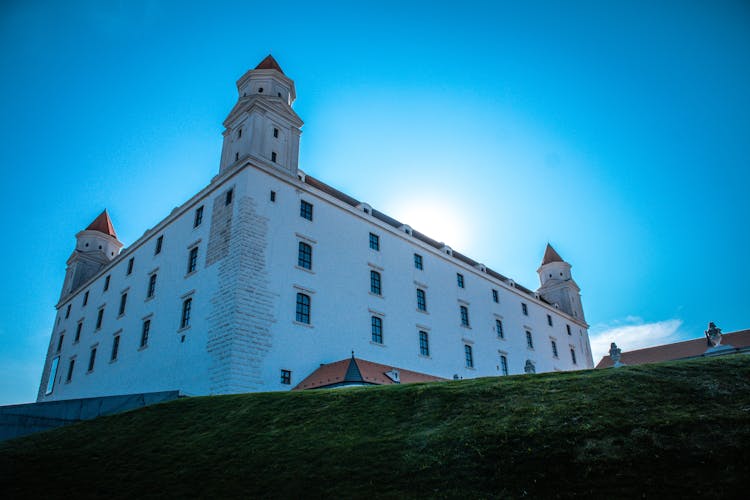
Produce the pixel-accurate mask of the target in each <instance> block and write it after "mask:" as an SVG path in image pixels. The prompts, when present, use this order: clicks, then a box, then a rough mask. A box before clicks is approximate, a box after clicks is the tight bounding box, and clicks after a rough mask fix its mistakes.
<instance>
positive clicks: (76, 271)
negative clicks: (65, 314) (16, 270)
mask: <svg viewBox="0 0 750 500" xmlns="http://www.w3.org/2000/svg"><path fill="white" fill-rule="evenodd" d="M121 248H122V243H120V241H119V240H118V239H117V234H116V233H115V229H114V227H113V226H112V220H111V219H110V218H109V214H108V213H107V211H106V210H104V211H103V212H102V213H101V214H99V216H98V217H97V218H96V219H94V221H93V222H92V223H91V224H89V225H88V227H87V228H86V229H84V230H83V231H81V232H79V233H78V234H76V248H75V250H74V251H73V253H72V254H71V256H70V258H68V268H67V270H66V271H65V282H64V283H63V289H62V293H61V294H60V300H63V299H65V298H66V297H68V296H69V295H70V294H72V293H74V292H75V291H76V290H78V288H80V286H81V285H82V284H83V283H85V282H86V281H88V280H89V279H90V278H91V277H92V276H94V275H95V274H96V273H98V272H99V271H100V270H101V269H102V267H104V266H105V265H106V264H107V263H109V261H111V260H112V259H114V258H115V257H117V255H118V254H119V253H120V249H121Z"/></svg>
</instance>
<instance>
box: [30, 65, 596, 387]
mask: <svg viewBox="0 0 750 500" xmlns="http://www.w3.org/2000/svg"><path fill="white" fill-rule="evenodd" d="M275 64H276V63H275V61H273V60H272V59H271V62H269V61H268V58H267V59H266V60H264V62H262V63H261V65H259V67H258V68H257V69H255V70H252V71H250V72H248V73H247V74H246V75H244V76H243V77H242V79H240V81H239V82H238V90H239V91H240V94H239V100H238V104H237V105H236V106H235V107H234V109H233V110H232V112H231V113H230V116H229V118H227V120H226V121H225V126H226V128H227V129H226V131H225V133H224V150H223V153H222V159H221V165H220V173H219V175H218V176H217V177H215V178H214V179H212V181H211V183H210V184H209V185H208V186H206V187H205V188H204V189H203V190H202V191H201V192H199V193H198V194H196V195H195V196H194V197H193V198H191V199H190V200H188V201H187V202H186V203H185V204H183V205H182V206H181V207H179V208H178V209H176V210H175V211H173V212H172V213H171V214H170V215H169V216H168V217H166V218H165V219H164V220H163V221H162V222H161V223H159V224H158V225H157V226H155V227H154V228H152V229H150V230H149V231H147V232H146V233H145V234H144V235H143V236H142V237H141V238H140V239H139V240H138V241H136V242H134V243H133V244H132V245H130V246H129V247H127V248H125V249H124V250H123V251H122V252H121V253H119V255H114V256H111V257H113V258H112V260H111V261H110V262H108V263H106V264H103V265H102V268H101V270H99V271H98V272H97V273H95V274H94V275H93V276H91V277H90V278H89V279H88V280H87V281H85V282H83V283H80V284H79V286H78V288H75V289H73V290H72V291H70V290H69V289H64V290H63V297H62V298H61V301H60V302H59V304H58V305H57V309H58V314H57V319H56V321H55V325H54V329H53V332H52V337H51V341H50V347H49V351H48V355H47V360H46V364H45V369H44V372H43V375H42V380H41V384H40V389H39V397H38V400H39V401H47V400H54V399H70V398H79V397H90V396H102V395H113V394H128V393H136V392H150V391H163V390H175V389H176V390H180V391H182V392H183V393H185V394H190V395H199V394H222V393H236V392H250V391H272V390H286V389H290V388H291V387H293V386H294V385H296V384H297V383H298V382H299V381H300V380H302V379H303V378H305V377H306V376H307V375H309V374H310V373H311V372H313V371H314V370H315V369H316V368H318V367H319V366H320V364H322V363H330V362H334V361H338V360H341V359H344V358H347V357H348V356H350V355H351V353H352V351H354V352H355V353H356V356H357V357H358V358H361V359H366V360H370V361H373V362H376V363H382V364H386V365H391V366H395V367H399V368H403V369H408V370H413V371H417V372H422V373H426V374H430V375H435V376H439V377H443V378H449V379H450V378H455V377H456V376H457V377H462V378H473V377H480V376H492V375H501V374H502V372H503V365H502V358H501V357H503V356H504V357H505V359H506V360H507V367H508V372H509V373H510V374H518V373H524V369H525V367H527V365H528V362H529V361H530V362H531V364H533V366H534V369H535V371H536V372H544V371H553V370H571V369H583V368H593V360H592V358H591V351H590V347H589V339H588V332H587V325H586V323H585V320H584V318H583V309H582V308H580V309H579V310H580V315H579V316H578V315H576V316H574V311H573V310H572V309H570V308H569V307H567V310H568V312H567V313H566V312H564V308H563V306H562V305H559V308H558V306H555V305H553V304H552V303H551V302H550V301H548V300H545V299H544V297H545V296H544V295H543V293H544V289H540V293H542V294H541V295H540V294H535V293H534V292H531V291H529V290H526V289H525V288H523V287H520V286H518V285H515V284H514V283H513V281H512V280H509V279H507V278H504V277H502V276H500V275H499V274H497V273H494V272H493V271H491V270H487V269H485V268H484V266H481V265H480V264H477V263H475V262H474V261H472V260H471V259H468V258H466V257H463V256H461V255H459V254H457V253H454V252H452V251H451V250H450V249H448V248H446V247H443V248H441V246H440V244H438V243H437V242H435V241H433V240H431V239H429V238H427V237H425V236H423V235H421V234H419V233H417V232H416V231H412V230H411V229H410V228H409V227H408V226H403V225H401V224H400V223H398V222H397V221H394V220H392V219H390V218H388V217H387V216H384V215H382V214H380V213H378V212H377V211H374V210H372V208H370V207H369V206H367V205H364V204H360V203H359V202H357V201H356V200H354V199H352V198H350V197H348V196H346V195H343V194H342V193H338V192H337V191H335V190H333V189H331V188H330V187H328V186H326V185H325V184H322V183H321V182H320V181H317V180H315V179H312V178H310V177H307V176H306V175H305V174H304V173H303V172H301V171H299V170H298V169H297V154H298V148H299V134H300V131H299V127H300V126H301V125H302V121H301V120H299V117H297V115H296V114H295V113H294V112H293V111H292V109H291V104H292V102H293V101H294V96H295V90H294V84H293V82H292V81H291V80H289V79H288V78H286V77H285V76H284V75H283V73H281V71H280V68H278V66H277V65H276V66H273V65H275ZM271 66H273V67H271ZM274 68H278V69H274ZM256 77H257V81H256ZM261 86H262V87H263V88H264V92H263V93H262V95H258V89H259V88H260V87H261ZM269 89H272V91H271V92H269V91H268V90H269ZM248 92H254V93H255V95H254V96H251V97H248V95H247V94H248ZM279 94H281V95H279ZM240 129H242V132H239V130H240ZM303 201H304V202H305V203H309V204H310V205H311V206H312V220H308V219H307V218H305V217H303V216H302V207H301V204H302V202H303ZM201 207H202V208H201ZM199 210H200V211H202V220H201V221H200V223H199V224H196V221H197V220H198V216H197V214H196V212H197V211H199ZM84 232H86V233H87V232H90V231H84ZM371 234H372V235H374V236H377V239H378V243H379V245H378V247H379V248H378V249H373V248H371V246H372V245H371ZM159 238H161V243H160V244H159V243H158V241H159ZM300 242H301V243H304V244H305V245H309V247H310V248H311V251H312V254H311V255H312V256H311V266H310V269H306V268H305V265H304V264H305V263H304V258H303V259H302V260H303V262H300V258H301V257H304V255H302V256H301V255H300ZM157 245H160V252H159V253H156V249H157ZM195 248H197V256H196V255H195V254H194V251H193V257H194V258H193V259H192V260H194V262H195V270H192V271H190V270H189V265H190V261H191V250H193V249H195ZM304 248H306V247H304V246H303V249H304ZM415 254H416V255H419V256H420V257H421V262H422V266H421V267H422V268H421V269H418V268H417V265H416V259H415ZM131 260H132V265H131V264H130V262H131ZM75 264H76V254H75V253H74V256H72V257H71V260H70V261H69V266H73V265H75ZM553 264H554V266H556V267H555V269H556V268H557V267H560V265H559V263H553ZM566 265H567V264H566ZM546 266H549V264H546ZM129 267H131V270H130V272H128V271H129ZM563 267H564V266H563ZM569 267H570V266H567V268H566V269H567V271H566V272H567V273H568V275H567V276H566V279H567V281H569V282H570V288H566V285H565V281H566V280H558V282H556V284H555V290H560V289H564V290H565V291H566V293H572V294H573V295H574V297H575V299H576V300H577V301H578V302H577V303H578V304H579V305H580V296H579V295H578V288H577V286H575V287H574V288H572V287H573V286H574V285H575V283H574V282H573V281H572V279H571V278H570V275H569ZM547 269H548V267H545V265H544V264H543V266H542V267H541V268H540V273H541V271H542V270H545V271H546V270H547ZM371 272H375V273H378V275H379V276H380V284H381V286H380V293H379V294H378V293H377V288H375V293H374V292H373V288H372V285H373V283H372V282H371V279H372V276H371ZM459 274H460V275H461V276H462V277H463V278H462V279H463V287H461V286H459V278H458V275H459ZM153 275H155V276H156V278H153V282H152V278H151V276H153ZM540 276H541V274H540ZM107 282H108V288H107V289H106V290H105V283H107ZM66 283H67V281H66ZM152 284H154V286H151V285H152ZM69 288H70V287H69ZM150 289H153V296H152V297H149V296H148V295H149V291H150ZM418 289H419V290H422V291H423V292H424V298H425V302H426V307H425V308H426V310H420V308H419V305H418V297H417V294H418V293H419V292H417V290H418ZM493 290H495V291H496V292H493ZM555 293H558V292H555ZM123 294H127V298H126V299H125V304H124V310H123V314H120V308H121V303H122V301H123V299H122V296H123ZM298 294H302V295H303V296H306V297H308V298H309V304H310V307H309V313H310V315H309V324H308V323H306V322H305V321H304V320H305V319H306V318H305V316H304V314H303V315H302V316H301V317H298V316H297V308H298V305H297V302H298ZM566 296H567V295H566ZM84 298H86V299H87V300H86V304H84ZM495 299H496V300H495ZM303 300H304V299H303ZM186 301H189V304H190V320H189V324H187V325H185V326H183V325H182V320H183V309H184V307H185V302H186ZM462 308H465V309H464V311H465V313H464V314H462ZM100 309H103V311H104V312H103V313H102V320H101V326H100V328H96V326H97V319H98V316H99V312H98V311H99V310H100ZM301 312H304V310H303V311H301ZM462 315H463V316H464V318H465V317H466V316H468V326H467V325H463V324H462V322H463V321H462V319H463V318H462ZM373 317H374V318H379V321H380V324H381V325H382V343H381V342H377V340H378V336H377V335H376V334H377V332H375V333H376V334H375V335H374V334H373ZM298 320H301V321H298ZM374 321H375V323H378V320H377V319H376V320H374ZM498 321H500V322H501V323H502V332H503V335H502V337H501V336H500V335H499V334H498V323H497V322H498ZM146 322H148V325H149V332H148V340H147V342H146V344H145V345H143V346H142V345H141V343H142V334H143V329H144V324H145V323H146ZM79 323H80V324H81V325H82V326H81V327H80V334H79V335H78V339H77V340H76V334H77V331H78V330H79V327H78V325H79ZM420 332H425V333H426V334H427V339H428V347H429V353H428V354H425V353H423V352H422V350H421V349H420ZM527 332H529V335H530V336H531V339H532V342H533V347H529V346H528V345H527V342H528V340H527V337H528V335H527ZM422 337H423V338H422V340H423V341H424V335H422ZM61 338H62V340H60V339H61ZM115 339H119V340H115ZM553 341H554V343H555V344H556V350H557V356H555V355H554V354H553V347H552V343H553ZM115 343H117V355H116V357H115V359H113V349H114V345H115ZM467 346H468V348H470V352H471V357H472V363H471V364H472V365H473V366H468V364H469V363H467V350H468V349H467ZM94 348H96V355H95V360H94V365H93V369H92V370H89V369H88V368H89V362H90V359H91V353H92V349H94ZM422 348H424V342H422ZM573 353H574V355H575V358H576V359H575V362H574V361H573ZM71 360H75V361H74V364H73V368H72V372H70V373H71V377H70V380H68V374H69V367H70V366H71ZM282 370H285V371H288V372H291V380H284V377H282V375H281V374H282ZM284 382H290V383H284Z"/></svg>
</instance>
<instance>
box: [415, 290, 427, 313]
mask: <svg viewBox="0 0 750 500" xmlns="http://www.w3.org/2000/svg"><path fill="white" fill-rule="evenodd" d="M417 309H418V310H419V311H426V310H427V295H426V294H425V292H424V290H422V289H421V288H417Z"/></svg>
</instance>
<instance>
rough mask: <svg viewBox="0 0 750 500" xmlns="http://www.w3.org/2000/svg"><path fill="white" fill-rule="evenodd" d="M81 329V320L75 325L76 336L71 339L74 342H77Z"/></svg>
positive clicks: (79, 338)
mask: <svg viewBox="0 0 750 500" xmlns="http://www.w3.org/2000/svg"><path fill="white" fill-rule="evenodd" d="M82 329H83V321H79V322H78V326H76V336H75V338H74V339H73V341H74V342H78V341H79V340H81V330H82Z"/></svg>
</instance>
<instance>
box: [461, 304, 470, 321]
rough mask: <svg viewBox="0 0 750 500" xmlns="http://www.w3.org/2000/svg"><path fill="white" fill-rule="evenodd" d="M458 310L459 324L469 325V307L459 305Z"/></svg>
mask: <svg viewBox="0 0 750 500" xmlns="http://www.w3.org/2000/svg"><path fill="white" fill-rule="evenodd" d="M459 311H461V326H469V308H468V307H466V306H459Z"/></svg>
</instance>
